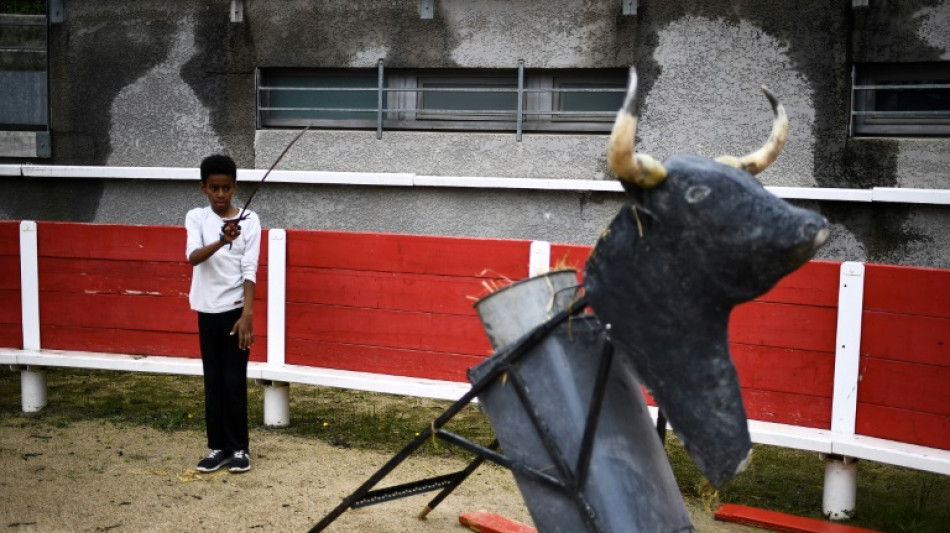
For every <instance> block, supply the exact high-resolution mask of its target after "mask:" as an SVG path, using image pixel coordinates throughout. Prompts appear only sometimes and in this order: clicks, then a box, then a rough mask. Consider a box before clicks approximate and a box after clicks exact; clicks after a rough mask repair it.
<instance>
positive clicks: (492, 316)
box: [475, 270, 581, 351]
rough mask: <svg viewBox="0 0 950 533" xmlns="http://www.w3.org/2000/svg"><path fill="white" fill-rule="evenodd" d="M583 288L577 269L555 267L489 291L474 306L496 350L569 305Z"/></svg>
mask: <svg viewBox="0 0 950 533" xmlns="http://www.w3.org/2000/svg"><path fill="white" fill-rule="evenodd" d="M580 288H581V284H580V282H579V281H578V280H577V271H576V270H554V271H552V272H548V273H547V274H542V275H540V276H535V277H533V278H527V279H523V280H521V281H517V282H515V283H513V284H511V285H509V286H507V287H505V288H503V289H500V290H498V291H496V292H493V293H491V294H489V295H488V296H486V297H484V298H482V299H481V300H479V301H477V302H475V310H476V311H478V316H480V317H481V319H482V326H483V327H484V328H485V333H487V334H488V340H489V341H490V342H491V345H492V348H494V349H495V350H496V351H497V350H500V349H501V348H503V347H505V346H507V345H508V344H510V343H512V342H514V341H516V340H518V339H519V338H521V336H522V335H524V334H526V333H528V332H529V331H531V330H533V329H534V328H536V327H538V326H540V325H541V324H543V323H544V322H545V321H547V319H549V318H551V317H552V316H554V315H555V314H557V313H558V312H559V311H563V310H565V309H567V308H568V306H569V305H570V304H571V302H573V301H574V299H575V298H577V294H578V293H579V292H580Z"/></svg>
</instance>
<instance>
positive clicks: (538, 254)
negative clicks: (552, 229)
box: [528, 241, 551, 277]
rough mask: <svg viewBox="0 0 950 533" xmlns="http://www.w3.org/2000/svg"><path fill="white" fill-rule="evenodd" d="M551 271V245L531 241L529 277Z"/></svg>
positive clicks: (544, 242)
mask: <svg viewBox="0 0 950 533" xmlns="http://www.w3.org/2000/svg"><path fill="white" fill-rule="evenodd" d="M549 270H551V243H550V242H547V241H531V251H530V253H529V256H528V276H529V277H534V276H537V275H540V274H544V273H546V272H548V271H549Z"/></svg>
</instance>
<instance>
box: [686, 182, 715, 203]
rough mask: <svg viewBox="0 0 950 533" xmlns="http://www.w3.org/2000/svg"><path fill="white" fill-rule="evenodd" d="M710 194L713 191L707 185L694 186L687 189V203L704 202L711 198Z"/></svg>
mask: <svg viewBox="0 0 950 533" xmlns="http://www.w3.org/2000/svg"><path fill="white" fill-rule="evenodd" d="M710 192H712V190H711V189H710V188H709V187H707V186H705V185H693V186H692V187H690V188H688V189H686V201H687V202H689V203H691V204H695V203H696V202H702V201H703V200H705V199H706V197H707V196H709V193H710Z"/></svg>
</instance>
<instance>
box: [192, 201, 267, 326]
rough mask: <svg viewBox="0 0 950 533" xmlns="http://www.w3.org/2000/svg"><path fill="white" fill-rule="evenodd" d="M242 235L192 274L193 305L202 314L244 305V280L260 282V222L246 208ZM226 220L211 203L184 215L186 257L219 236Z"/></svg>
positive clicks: (221, 311)
mask: <svg viewBox="0 0 950 533" xmlns="http://www.w3.org/2000/svg"><path fill="white" fill-rule="evenodd" d="M245 214H247V215H249V216H248V218H247V219H245V220H242V221H241V223H240V224H241V235H240V236H238V238H237V239H234V242H233V243H232V245H231V247H230V249H229V247H228V245H226V244H225V245H224V246H222V247H221V249H219V250H218V251H216V252H215V253H214V254H212V256H211V257H209V258H208V259H207V260H206V261H204V262H203V263H201V264H198V265H196V266H195V267H194V270H193V272H192V275H191V292H190V293H189V295H188V300H189V302H190V303H191V308H192V309H194V310H195V311H199V312H201V313H223V312H225V311H230V310H232V309H237V308H239V307H243V306H244V281H245V280H247V281H252V282H254V283H257V263H258V258H259V257H260V253H261V221H260V219H259V218H258V217H257V214H256V213H254V212H252V211H246V212H245ZM223 224H224V219H222V218H221V217H219V216H218V215H217V214H216V213H215V212H214V211H213V210H212V209H211V206H206V207H196V208H194V209H192V210H191V211H188V214H187V215H185V229H186V230H187V232H188V241H187V244H186V247H185V258H186V259H187V258H188V256H190V255H191V253H192V252H194V251H195V250H197V249H199V248H202V247H204V246H207V245H208V244H211V243H213V242H215V241H217V240H218V239H219V238H220V235H221V226H222V225H223Z"/></svg>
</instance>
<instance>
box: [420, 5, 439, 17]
mask: <svg viewBox="0 0 950 533" xmlns="http://www.w3.org/2000/svg"><path fill="white" fill-rule="evenodd" d="M434 16H435V0H419V18H423V19H431V18H433V17H434Z"/></svg>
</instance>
